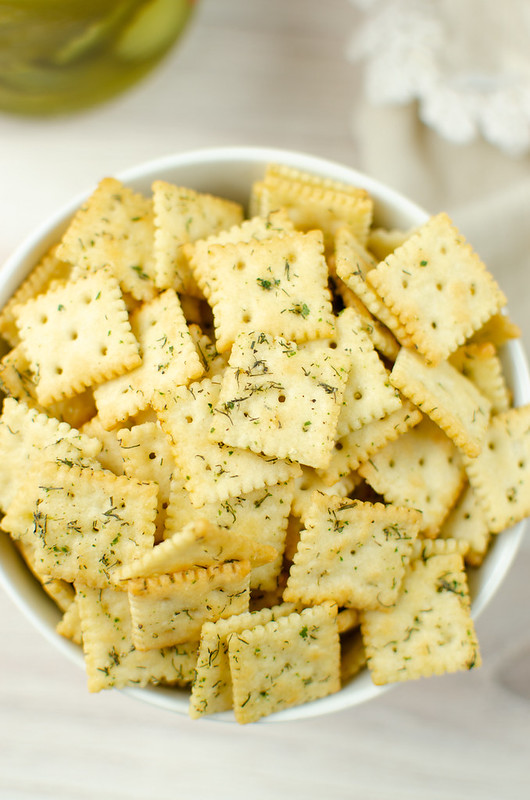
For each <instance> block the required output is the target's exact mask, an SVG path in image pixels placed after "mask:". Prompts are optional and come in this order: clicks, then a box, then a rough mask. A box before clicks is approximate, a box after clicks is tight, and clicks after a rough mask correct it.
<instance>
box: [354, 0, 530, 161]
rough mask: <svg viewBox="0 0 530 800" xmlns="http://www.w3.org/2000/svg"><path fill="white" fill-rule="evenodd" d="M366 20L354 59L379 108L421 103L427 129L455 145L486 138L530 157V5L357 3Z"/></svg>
mask: <svg viewBox="0 0 530 800" xmlns="http://www.w3.org/2000/svg"><path fill="white" fill-rule="evenodd" d="M351 2H352V3H353V4H354V5H355V6H356V7H357V8H359V9H361V10H362V11H363V12H364V15H365V16H364V19H363V21H362V23H361V25H360V27H359V28H358V30H357V31H356V32H355V34H354V35H353V36H352V39H351V42H350V45H349V48H348V56H349V58H350V59H351V60H352V61H358V62H362V64H363V81H364V90H365V93H366V95H367V97H368V99H369V101H370V102H372V103H374V104H379V105H383V104H403V103H408V102H410V101H411V100H417V101H418V107H419V115H420V118H421V119H422V121H423V122H425V123H426V124H427V125H429V126H431V127H432V128H434V129H435V130H436V131H437V132H438V133H440V134H441V135H442V136H444V137H445V138H447V139H449V140H451V141H454V142H461V143H465V142H470V141H472V140H473V139H475V138H476V137H478V136H479V135H481V136H482V137H483V138H484V139H486V140H487V141H488V142H491V143H492V144H494V145H495V146H497V147H499V148H500V149H501V150H503V151H504V152H506V153H508V154H510V155H522V154H523V153H526V152H527V151H528V150H530V47H529V45H528V43H529V41H530V3H529V2H528V0H503V2H502V4H500V5H499V3H497V2H495V0H492V2H490V0H351Z"/></svg>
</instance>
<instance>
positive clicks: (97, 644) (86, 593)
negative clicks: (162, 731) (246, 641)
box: [76, 582, 198, 692]
mask: <svg viewBox="0 0 530 800" xmlns="http://www.w3.org/2000/svg"><path fill="white" fill-rule="evenodd" d="M76 589H77V595H76V596H77V601H76V602H77V603H78V604H79V614H80V617H81V632H82V637H83V650H84V653H85V665H86V672H87V679H88V689H89V691H90V692H99V691H101V690H102V689H110V688H111V687H115V688H117V689H121V688H123V687H124V686H146V685H147V684H148V683H154V684H159V683H163V684H174V685H178V686H185V685H187V684H190V683H191V681H192V680H193V675H194V670H195V663H196V661H197V647H198V641H197V642H186V643H185V644H180V645H175V646H174V647H161V648H158V649H153V650H149V651H147V652H142V651H139V650H137V649H136V648H135V646H134V644H133V641H132V623H131V614H130V611H129V598H128V594H127V592H123V591H120V590H117V589H110V588H106V589H94V588H89V587H88V586H85V585H83V584H82V583H80V582H78V583H77V584H76Z"/></svg>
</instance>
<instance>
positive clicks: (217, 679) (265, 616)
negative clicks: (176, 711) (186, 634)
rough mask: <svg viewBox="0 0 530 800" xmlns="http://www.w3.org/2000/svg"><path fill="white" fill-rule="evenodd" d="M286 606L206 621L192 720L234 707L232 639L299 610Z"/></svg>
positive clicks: (199, 656) (199, 658)
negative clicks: (235, 634) (229, 650)
mask: <svg viewBox="0 0 530 800" xmlns="http://www.w3.org/2000/svg"><path fill="white" fill-rule="evenodd" d="M295 610H296V609H295V606H294V605H293V604H292V603H283V604H282V605H277V606H274V607H272V608H263V609H261V610H260V611H247V612H244V613H241V614H233V615H232V616H230V617H228V618H227V619H220V620H218V621H217V622H205V623H204V624H203V626H202V629H201V638H200V642H199V652H198V656H197V665H196V671H195V678H194V680H193V684H192V686H191V695H190V706H189V713H190V717H191V718H192V719H198V718H199V717H201V716H203V715H204V714H215V713H217V712H219V711H228V710H230V709H231V708H232V702H233V701H232V676H231V673H230V662H229V659H228V636H229V635H230V634H232V633H241V632H242V631H244V630H247V629H252V628H255V627H256V626H257V625H265V624H266V623H267V622H270V621H271V620H274V619H278V618H279V617H284V616H287V615H288V614H292V612H293V611H295Z"/></svg>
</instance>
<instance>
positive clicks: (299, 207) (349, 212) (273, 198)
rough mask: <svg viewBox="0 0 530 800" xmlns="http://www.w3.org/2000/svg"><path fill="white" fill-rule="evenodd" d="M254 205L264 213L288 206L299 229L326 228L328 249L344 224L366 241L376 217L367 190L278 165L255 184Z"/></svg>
mask: <svg viewBox="0 0 530 800" xmlns="http://www.w3.org/2000/svg"><path fill="white" fill-rule="evenodd" d="M250 205H251V210H252V211H255V212H256V213H259V214H261V215H262V216H265V215H267V214H270V212H271V211H274V210H276V209H278V208H284V209H286V211H287V213H288V214H289V216H290V218H291V219H292V220H293V222H294V224H295V226H296V228H297V229H298V230H302V231H308V230H313V229H319V230H321V231H323V233H324V238H325V241H326V246H327V247H328V248H330V247H331V246H332V243H333V237H334V234H335V231H336V230H337V228H338V227H339V226H341V225H348V226H349V227H350V228H351V229H352V231H353V232H354V233H355V235H356V236H357V237H358V239H359V240H360V241H361V242H365V241H366V238H367V236H368V231H369V228H370V225H371V223H372V216H373V200H372V199H371V197H370V196H369V195H368V192H367V191H366V190H365V189H361V188H359V187H356V186H349V185H346V184H341V183H338V182H336V181H335V182H331V183H330V182H327V183H326V182H325V181H324V182H323V181H322V180H320V179H319V178H318V177H317V176H314V175H311V174H309V173H305V172H300V171H299V172H298V174H295V173H293V172H292V171H291V173H290V174H286V173H284V174H283V175H282V174H280V173H279V171H278V170H277V169H275V168H273V169H270V170H267V172H266V174H265V178H264V180H263V181H258V182H256V183H255V184H254V185H253V187H252V193H251V199H250Z"/></svg>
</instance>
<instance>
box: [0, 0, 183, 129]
mask: <svg viewBox="0 0 530 800" xmlns="http://www.w3.org/2000/svg"><path fill="white" fill-rule="evenodd" d="M192 8H193V0H0V111H8V112H14V113H18V114H39V115H43V114H56V113H60V112H67V111H74V110H77V109H81V108H85V107H87V106H91V105H94V104H96V103H99V102H101V101H103V100H106V99H108V98H109V97H112V96H113V95H115V94H117V93H118V92H121V91H123V90H124V89H126V88H127V87H129V86H131V85H132V84H133V83H135V82H136V81H138V80H139V79H140V78H142V77H143V76H144V75H145V74H146V73H147V72H148V71H149V70H151V69H152V68H153V67H154V66H155V65H156V64H157V63H158V62H159V61H160V59H161V58H162V57H163V56H164V55H165V54H166V53H167V52H168V51H169V49H170V48H171V47H172V46H173V45H174V44H175V42H176V41H177V39H178V38H179V36H180V34H181V33H182V31H183V30H184V28H185V26H186V24H187V23H188V21H189V19H190V16H191V13H192Z"/></svg>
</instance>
